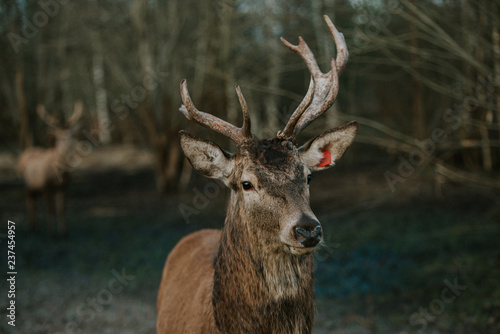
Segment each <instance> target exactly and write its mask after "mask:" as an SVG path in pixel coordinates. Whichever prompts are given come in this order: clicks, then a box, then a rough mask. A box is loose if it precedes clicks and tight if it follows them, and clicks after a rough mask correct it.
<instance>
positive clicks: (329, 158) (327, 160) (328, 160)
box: [316, 150, 332, 167]
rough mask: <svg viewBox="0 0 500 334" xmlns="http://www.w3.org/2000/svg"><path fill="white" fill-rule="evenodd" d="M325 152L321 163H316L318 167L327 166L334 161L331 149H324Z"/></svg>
mask: <svg viewBox="0 0 500 334" xmlns="http://www.w3.org/2000/svg"><path fill="white" fill-rule="evenodd" d="M321 153H323V159H321V161H320V162H319V164H317V165H316V167H325V166H329V165H330V164H331V163H332V155H331V154H330V151H328V150H323V151H321Z"/></svg>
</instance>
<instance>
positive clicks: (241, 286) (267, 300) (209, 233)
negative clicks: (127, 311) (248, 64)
mask: <svg viewBox="0 0 500 334" xmlns="http://www.w3.org/2000/svg"><path fill="white" fill-rule="evenodd" d="M324 19H325V21H326V24H327V25H328V28H329V30H330V33H331V35H332V37H333V39H334V41H335V44H336V48H337V55H336V58H332V60H331V61H330V65H331V69H330V71H329V72H328V73H323V72H322V71H321V70H320V69H319V66H318V64H317V62H316V60H315V57H314V54H313V53H312V51H311V50H310V48H309V47H308V45H307V44H306V42H305V41H304V40H303V39H302V38H301V37H299V43H298V45H294V44H291V43H290V42H288V41H287V40H285V39H284V38H281V41H282V42H283V43H284V44H285V46H286V47H288V48H289V49H290V50H292V51H294V52H295V53H297V54H298V55H299V56H300V57H301V58H302V59H303V61H304V62H305V63H306V65H307V68H308V70H309V72H310V73H311V80H310V84H309V88H308V91H307V93H306V95H305V97H304V98H303V100H302V102H301V103H300V104H299V105H298V107H297V109H296V110H295V111H294V112H293V113H292V115H291V117H290V119H289V121H288V123H287V124H286V126H285V127H284V129H283V130H280V131H278V133H277V136H276V137H275V138H271V139H262V140H261V139H259V138H257V136H256V135H254V134H252V132H251V120H250V116H249V111H248V106H247V103H246V101H245V99H244V97H243V94H242V91H241V88H240V87H239V86H238V85H237V86H236V94H237V96H238V100H239V103H240V105H241V109H242V113H243V124H242V126H241V127H236V126H235V125H232V124H230V123H228V122H226V121H224V120H222V119H220V118H218V117H216V116H213V115H211V114H209V113H205V112H203V111H200V110H198V109H197V108H196V107H195V105H194V104H193V102H192V100H191V97H190V95H189V91H188V88H187V83H186V80H185V79H184V80H182V81H181V84H180V91H181V98H182V102H183V104H182V106H181V107H180V109H179V110H180V111H181V112H182V113H183V114H184V116H185V117H186V118H187V119H188V120H191V121H193V122H195V123H198V124H200V125H202V126H204V127H206V128H208V129H210V130H212V131H214V132H216V133H219V134H221V135H223V136H225V137H228V138H229V139H230V140H232V141H233V142H234V143H235V144H236V152H235V153H229V152H227V151H225V150H223V149H222V148H221V147H220V146H218V145H217V144H215V143H214V142H211V141H208V140H205V139H202V138H199V137H196V136H194V135H192V134H190V133H188V132H185V131H183V130H181V131H180V132H179V137H180V145H181V148H182V150H183V152H184V154H185V155H186V157H187V159H188V160H189V162H190V163H191V165H192V166H193V168H194V169H195V170H196V171H197V172H198V173H200V174H201V175H203V176H206V177H208V178H213V179H217V180H220V181H221V182H222V183H223V184H224V185H225V186H227V187H228V188H229V189H230V195H229V197H230V198H229V203H228V206H227V213H226V218H225V221H224V225H223V228H222V229H221V230H217V229H202V230H199V231H196V232H193V233H191V234H189V235H187V236H185V237H183V238H182V239H181V240H180V241H179V242H178V243H177V245H176V246H175V247H174V248H173V249H172V251H171V252H170V254H169V255H168V257H167V259H166V262H165V266H164V268H163V272H162V278H161V282H160V286H159V290H158V298H157V326H156V327H157V333H159V334H164V333H169V334H173V333H204V334H206V333H266V334H267V333H276V334H278V333H287V334H290V333H301V334H302V333H311V331H312V328H313V323H314V315H315V296H314V284H313V283H314V282H313V251H314V250H315V249H316V247H318V245H320V244H322V243H323V230H322V226H321V224H320V222H319V220H318V218H317V217H316V216H315V215H314V213H313V212H312V209H311V207H310V203H309V182H310V181H311V173H313V172H317V171H321V170H326V169H328V168H329V167H331V166H333V165H334V164H335V163H336V162H337V161H338V160H339V159H340V158H341V157H342V156H343V154H344V153H345V151H346V150H347V148H348V147H349V146H350V145H351V143H352V142H353V140H354V137H355V135H356V133H357V130H358V123H357V122H355V121H353V122H350V123H348V124H345V125H343V126H340V127H337V128H334V129H331V130H328V131H325V132H323V133H322V134H320V135H318V136H316V137H314V138H312V139H311V140H309V141H307V142H306V143H305V144H304V145H302V146H297V143H296V139H297V136H298V134H299V133H300V132H301V131H302V130H303V129H304V128H305V127H306V126H308V125H309V124H310V123H311V122H312V121H314V120H315V119H316V118H318V117H319V116H320V115H321V114H323V113H324V112H325V111H327V110H328V109H329V108H330V107H331V105H332V104H333V103H334V102H335V99H336V97H337V93H338V89H339V75H340V73H341V72H342V71H343V70H344V67H345V65H346V63H347V60H348V50H347V46H346V43H345V39H344V36H343V34H341V33H339V32H338V31H337V29H336V28H335V26H334V25H333V23H332V21H331V20H330V18H329V17H328V16H326V15H325V16H324Z"/></svg>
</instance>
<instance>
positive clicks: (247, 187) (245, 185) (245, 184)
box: [241, 181, 253, 190]
mask: <svg viewBox="0 0 500 334" xmlns="http://www.w3.org/2000/svg"><path fill="white" fill-rule="evenodd" d="M241 185H242V186H243V190H252V189H253V184H251V183H250V182H248V181H243V182H241Z"/></svg>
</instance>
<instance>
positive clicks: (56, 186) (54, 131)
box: [18, 101, 83, 236]
mask: <svg viewBox="0 0 500 334" xmlns="http://www.w3.org/2000/svg"><path fill="white" fill-rule="evenodd" d="M82 111H83V105H82V102H81V101H77V102H75V106H74V110H73V113H72V115H71V116H70V117H69V118H68V119H67V121H66V124H65V126H61V125H60V124H59V122H58V121H57V119H55V118H54V117H52V116H50V115H49V114H47V112H46V111H45V107H44V106H43V105H38V107H37V113H38V116H39V117H40V118H41V119H42V120H43V121H44V122H45V123H46V124H47V125H48V126H49V127H50V128H51V131H50V133H51V135H53V136H54V138H55V146H54V147H53V148H48V149H43V148H38V147H30V148H27V149H26V150H25V151H24V152H23V153H22V154H21V156H20V157H19V162H18V170H19V172H20V173H21V175H22V177H23V179H24V182H25V183H26V190H27V193H26V196H27V197H26V204H27V210H28V222H29V228H30V230H31V231H35V230H36V210H35V209H36V205H35V204H36V203H35V200H36V197H37V196H38V195H40V194H43V195H44V196H45V197H46V200H47V205H48V212H49V219H48V229H49V232H50V233H51V234H54V233H55V230H54V225H55V220H56V219H55V214H54V201H55V209H56V210H57V225H58V232H59V235H61V236H64V235H65V234H66V223H65V218H64V197H65V188H66V184H67V181H68V169H67V166H68V164H67V156H68V153H69V152H70V151H71V148H72V145H73V140H74V139H73V135H74V132H75V124H76V122H77V121H78V120H79V119H80V117H81V116H82Z"/></svg>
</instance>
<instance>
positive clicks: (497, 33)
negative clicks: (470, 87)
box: [491, 2, 500, 155]
mask: <svg viewBox="0 0 500 334" xmlns="http://www.w3.org/2000/svg"><path fill="white" fill-rule="evenodd" d="M499 9H500V6H499V4H498V2H494V5H493V12H494V13H498V10H499ZM491 39H492V43H493V63H494V64H493V66H494V70H495V71H494V77H493V80H492V81H493V84H494V85H495V97H496V101H495V106H496V118H497V131H498V139H499V140H500V25H499V23H498V20H493V22H492V38H491ZM498 154H499V155H500V148H499V150H498Z"/></svg>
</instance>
